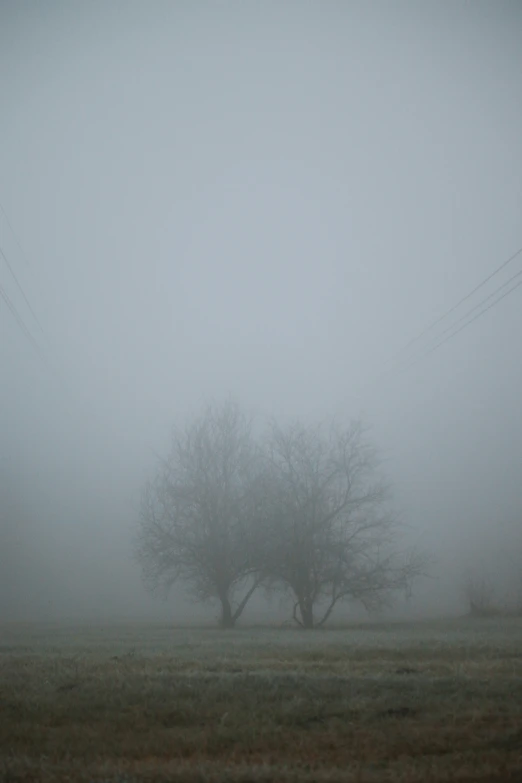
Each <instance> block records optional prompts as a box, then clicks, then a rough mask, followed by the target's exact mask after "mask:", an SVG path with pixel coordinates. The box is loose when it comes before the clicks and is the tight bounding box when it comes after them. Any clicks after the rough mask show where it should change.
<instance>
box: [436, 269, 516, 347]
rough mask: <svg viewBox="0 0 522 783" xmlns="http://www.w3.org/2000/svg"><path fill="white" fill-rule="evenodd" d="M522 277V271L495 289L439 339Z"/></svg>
mask: <svg viewBox="0 0 522 783" xmlns="http://www.w3.org/2000/svg"><path fill="white" fill-rule="evenodd" d="M520 275H522V269H521V270H520V272H517V273H516V274H514V275H512V276H511V277H510V278H509V280H506V282H505V283H502V285H499V287H498V288H495V290H494V291H493V293H492V294H489V296H486V297H485V298H484V299H482V300H481V301H480V302H479V303H478V304H476V305H475V307H472V308H471V310H468V312H467V313H465V314H464V315H463V316H462V318H459V319H458V320H457V321H455V322H454V323H453V324H451V326H448V328H447V329H444V331H443V332H441V333H440V335H439V337H443V336H444V335H445V334H448V332H451V330H452V329H454V328H455V327H456V326H457V324H460V323H462V321H464V320H465V319H466V318H467V317H468V316H469V315H471V313H474V312H475V310H478V309H479V307H481V306H482V305H483V304H485V303H486V302H489V300H490V299H493V297H494V296H495V295H496V294H498V292H499V291H502V290H503V289H504V288H507V286H508V285H510V284H511V283H512V282H513V280H516V278H517V277H520ZM515 287H516V286H515Z"/></svg>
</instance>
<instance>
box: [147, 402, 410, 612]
mask: <svg viewBox="0 0 522 783" xmlns="http://www.w3.org/2000/svg"><path fill="white" fill-rule="evenodd" d="M400 533H401V526H400V521H399V520H398V519H397V517H396V516H395V515H394V513H393V510H392V508H391V505H390V487H389V485H388V484H387V483H386V482H385V481H384V480H383V478H382V477H381V476H380V475H379V460H378V455H377V452H376V450H375V448H374V447H373V446H372V444H371V443H370V441H369V439H368V437H367V431H366V429H365V428H364V427H363V425H362V424H361V422H359V421H355V422H353V423H352V424H350V425H349V426H342V425H340V424H338V423H336V422H335V421H333V422H331V423H329V424H328V426H325V425H324V424H323V425H315V426H310V425H308V424H305V423H302V422H294V423H292V424H289V425H286V426H281V425H279V424H278V423H277V422H274V421H272V422H271V423H270V424H269V425H268V426H267V427H266V428H265V430H264V431H263V432H261V433H260V434H259V433H256V432H255V431H254V427H253V423H252V421H251V420H250V419H249V417H248V416H246V415H245V413H244V412H243V411H242V409H241V406H240V405H239V404H238V403H237V402H236V401H234V400H231V399H228V400H226V401H225V402H223V403H221V404H215V403H214V404H211V405H209V406H208V407H207V408H206V409H205V410H204V411H203V413H202V414H201V415H200V416H199V417H197V418H196V419H195V420H193V421H191V422H190V423H188V425H187V426H186V427H185V428H184V429H182V430H174V431H173V434H172V443H171V447H170V452H169V453H168V455H167V456H166V457H165V458H164V459H160V460H159V463H158V468H157V472H156V474H155V476H154V477H153V478H152V480H150V481H148V482H147V484H146V486H145V488H144V491H143V497H142V504H141V514H140V519H139V524H138V533H137V537H136V541H135V546H136V550H135V552H136V557H137V560H138V562H139V564H140V565H141V568H142V573H143V577H144V581H145V585H146V587H147V588H148V589H149V590H151V591H153V592H156V591H165V593H167V592H168V591H169V589H170V588H171V587H172V585H173V584H174V583H176V582H181V583H183V584H184V585H185V587H186V588H188V589H189V590H190V591H191V592H192V594H193V595H194V596H195V597H196V598H197V599H198V600H201V601H216V600H217V601H218V602H219V605H220V609H221V613H220V622H221V625H222V626H223V627H224V628H232V627H234V625H235V624H236V622H237V620H238V619H239V617H240V616H241V615H242V614H243V612H244V610H245V607H246V606H247V604H248V601H249V599H250V598H251V596H252V595H253V593H254V592H255V591H256V590H257V589H259V588H264V589H266V590H269V591H281V592H282V593H284V594H288V595H289V596H290V597H291V599H292V603H293V613H292V616H293V619H294V620H295V622H296V623H298V624H299V625H300V626H303V627H304V628H314V627H319V626H321V625H323V624H324V623H325V622H326V621H327V620H328V618H329V617H330V615H331V614H332V611H333V610H334V608H335V607H336V606H337V605H338V604H339V603H340V602H342V601H358V602H361V603H362V604H363V605H364V606H365V607H367V608H368V609H374V608H378V607H382V606H384V605H387V604H389V603H390V601H391V600H392V598H393V596H394V594H395V593H396V592H397V591H409V590H411V586H412V582H413V581H414V579H415V578H416V577H418V576H419V575H421V574H422V573H423V572H424V569H425V566H426V558H425V556H424V555H423V554H422V553H419V552H417V551H415V550H414V549H409V548H406V547H404V546H402V547H401V535H400Z"/></svg>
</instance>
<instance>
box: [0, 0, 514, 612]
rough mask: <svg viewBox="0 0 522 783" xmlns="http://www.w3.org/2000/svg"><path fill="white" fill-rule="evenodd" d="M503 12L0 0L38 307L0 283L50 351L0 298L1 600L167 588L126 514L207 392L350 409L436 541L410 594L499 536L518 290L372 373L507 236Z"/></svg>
mask: <svg viewBox="0 0 522 783" xmlns="http://www.w3.org/2000/svg"><path fill="white" fill-rule="evenodd" d="M521 36H522V5H521V4H520V3H519V2H511V3H509V2H499V1H498V0H491V2H478V1H477V2H473V3H471V2H457V1H455V2H451V3H450V2H426V3H418V2H393V3H388V2H368V3H367V2H358V3H356V2H344V3H342V2H325V3H318V2H317V3H307V2H299V3H298V2H284V3H282V2H278V3H276V2H269V1H268V0H263V1H262V2H258V3H239V2H235V3H233V2H231V3H208V2H199V3H193V2H188V1H187V2H148V3H144V2H143V3H135V2H101V1H99V2H96V1H92V0H91V1H90V2H83V3H80V2H63V3H61V2H60V3H59V2H46V3H41V2H37V1H36V0H35V1H34V2H25V1H24V0H11V1H7V0H2V2H1V3H0V74H1V79H0V119H1V123H0V142H1V143H0V203H1V204H2V207H3V208H4V209H5V213H6V215H7V217H8V220H9V223H10V224H11V226H12V228H14V231H15V234H13V232H12V230H11V228H10V226H9V223H8V222H7V219H6V217H5V215H4V214H0V247H1V248H2V250H3V251H4V253H5V255H6V257H7V258H8V260H9V262H10V263H11V266H12V267H13V269H14V271H15V273H16V274H17V276H18V279H19V282H20V283H21V284H22V287H23V289H24V291H25V293H26V295H27V298H28V299H29V301H30V303H31V305H32V307H33V309H34V310H35V312H36V314H37V316H38V318H39V320H40V322H41V324H42V326H43V328H44V332H45V335H43V334H42V333H41V332H40V331H39V328H38V325H37V324H36V323H35V321H34V319H33V318H32V315H31V313H30V311H29V310H28V308H27V306H26V303H25V302H24V300H23V298H22V296H21V294H20V292H19V290H18V288H17V286H16V284H15V283H14V281H13V279H12V278H11V276H10V274H9V270H8V269H7V267H6V265H5V263H4V261H3V259H2V258H0V283H1V284H2V286H3V287H4V288H5V290H6V292H7V293H8V295H9V297H10V298H11V300H12V302H13V303H14V304H15V306H16V307H17V309H18V311H19V312H20V314H21V315H22V317H23V319H24V321H25V323H26V324H27V326H28V327H29V328H30V330H31V332H32V334H33V335H34V337H35V339H36V340H38V343H39V345H40V346H41V353H42V354H43V356H44V357H45V361H46V362H47V364H48V365H50V366H52V367H53V368H56V373H54V371H49V370H48V369H46V366H45V365H44V363H43V362H42V360H41V358H40V357H39V356H38V355H37V353H36V352H35V350H34V349H33V346H32V345H31V344H30V343H29V341H28V340H27V339H26V338H25V336H24V335H23V334H22V332H21V330H20V328H19V326H18V325H17V323H16V322H15V320H14V319H13V317H12V315H11V313H10V312H9V311H8V309H7V307H6V306H5V305H4V302H3V301H0V366H1V386H0V395H1V396H0V422H1V436H0V437H1V440H0V452H1V453H0V458H1V462H0V471H1V475H0V479H1V490H2V493H1V503H2V508H1V512H0V513H1V525H2V527H1V528H0V617H1V618H6V619H24V620H25V619H38V618H40V619H57V618H62V617H63V618H65V617H67V618H75V619H86V618H89V619H98V618H100V619H107V618H114V617H129V618H130V617H145V616H151V617H165V618H167V617H169V618H170V617H179V616H181V614H183V616H187V612H188V613H189V614H190V612H191V611H192V607H191V606H190V605H187V604H186V603H185V602H179V601H178V602H176V600H174V599H173V600H171V601H170V602H169V603H167V604H163V603H161V602H160V601H152V599H150V598H149V597H148V596H147V595H146V594H145V593H144V591H143V589H142V587H141V583H140V574H139V571H138V569H137V567H136V566H135V565H133V564H132V563H131V562H130V561H129V554H130V549H131V534H132V526H133V524H134V519H135V517H136V509H137V503H138V499H139V493H140V490H141V485H142V483H143V480H144V478H145V477H146V476H147V475H148V474H149V472H150V470H151V469H152V468H153V465H154V456H153V454H152V449H154V450H156V451H159V452H162V451H165V449H166V447H167V443H168V432H169V427H170V426H171V425H172V424H173V423H174V422H183V420H184V419H185V418H186V417H187V416H188V415H190V414H191V413H193V412H196V411H197V410H198V409H199V407H200V405H201V404H202V403H203V402H205V401H206V400H207V399H208V398H209V397H217V398H220V397H222V396H224V395H226V394H227V393H229V392H230V393H232V394H233V395H234V396H235V397H237V398H238V399H239V400H240V401H242V402H243V403H244V405H245V406H246V407H247V408H248V409H251V410H253V411H255V412H257V414H258V415H259V416H260V417H263V416H269V415H272V414H274V415H277V416H279V417H288V416H292V415H299V416H304V417H308V418H317V417H325V416H328V415H330V414H332V413H335V414H336V415H339V416H342V417H346V418H349V417H350V416H352V415H359V414H361V415H363V417H364V418H365V419H366V420H367V421H368V422H369V423H370V424H371V425H372V426H373V437H374V439H375V441H376V442H377V444H378V445H379V446H380V447H381V449H382V451H383V454H384V456H385V458H386V470H387V472H388V475H389V476H390V478H391V479H392V481H393V483H394V486H395V494H396V502H397V504H398V506H399V507H400V508H402V510H403V512H404V517H405V520H406V521H407V522H408V523H409V524H411V525H412V527H413V529H414V532H415V538H416V539H417V540H418V541H419V542H420V543H421V544H422V545H423V546H424V547H426V548H428V549H430V550H432V551H433V552H434V553H435V554H437V555H438V556H439V558H440V562H439V566H438V569H437V572H438V574H439V576H440V579H439V580H432V581H430V582H429V583H427V584H426V585H424V587H423V588H422V589H421V590H420V591H419V596H418V597H417V599H416V600H415V601H414V604H413V605H412V611H416V612H419V611H430V612H431V611H448V609H455V596H456V594H457V591H456V588H455V574H456V573H457V572H458V570H459V568H460V567H461V566H462V564H463V563H464V562H466V563H467V562H468V561H469V562H473V563H476V562H481V561H483V562H484V563H486V565H487V568H488V569H492V570H493V572H496V573H499V574H500V575H501V577H502V578H504V577H505V578H507V577H506V574H507V572H508V570H509V569H508V564H509V563H510V562H511V560H513V559H514V560H517V559H518V563H519V564H520V563H522V540H521V539H522V494H521V489H520V486H521V477H522V416H521V402H520V401H521V399H522V382H521V381H522V369H521V367H522V363H521V345H520V339H521V334H522V289H519V291H517V292H515V293H514V294H513V295H511V296H510V297H509V298H506V299H505V300H504V301H503V302H501V303H500V304H499V305H498V306H496V307H495V308H493V309H492V310H491V311H490V312H489V313H487V315H485V316H484V317H483V318H480V319H478V320H477V321H476V322H475V323H474V324H473V325H472V326H470V327H469V328H468V329H466V330H465V331H463V332H462V334H459V335H458V336H457V337H456V338H455V339H453V340H451V341H449V342H448V343H447V344H446V345H444V346H443V347H442V348H440V350H438V351H436V352H434V353H433V354H432V355H431V356H429V357H428V358H427V359H426V360H425V361H423V362H421V363H419V364H418V365H416V366H415V368H413V369H412V370H410V371H409V372H407V373H404V374H401V375H393V376H392V377H390V378H385V379H381V380H378V381H375V379H376V378H377V377H378V376H379V374H380V373H381V372H382V371H383V370H385V369H386V368H387V366H388V363H389V362H391V361H392V359H393V358H394V356H395V355H396V353H397V351H399V350H400V349H401V348H402V347H403V346H404V345H405V344H406V343H407V342H408V341H409V340H410V339H411V338H413V337H415V336H416V335H417V334H419V332H421V331H422V329H423V328H424V327H425V326H426V325H427V324H429V323H430V322H431V321H433V320H434V319H435V318H437V317H438V316H440V315H442V314H443V313H444V312H445V311H446V310H447V309H448V308H449V307H450V306H452V305H453V304H454V303H455V302H456V301H458V299H460V297H461V296H464V295H465V294H466V293H468V291H470V290H471V289H472V288H473V287H474V286H475V285H476V284H477V283H478V282H480V280H481V279H482V278H483V277H485V276H486V275H487V274H488V273H489V272H490V271H492V270H493V269H494V268H495V267H497V266H498V265H499V264H500V263H502V262H503V261H504V260H505V259H507V258H508V257H509V256H510V255H511V254H512V253H514V252H515V251H516V250H517V249H518V248H519V247H520V246H521V245H522V221H521V208H522V146H521V143H520V140H521V139H522V48H521V46H520V41H521ZM17 240H18V241H19V243H20V245H21V248H22V249H23V252H22V249H21V248H20V247H19V245H18V242H17ZM517 264H518V266H517ZM520 268H522V260H521V259H520V258H519V259H517V260H516V261H514V262H513V263H512V264H511V265H510V267H509V268H507V269H506V274H505V276H504V277H503V278H502V279H501V278H500V276H499V277H498V278H496V279H495V281H493V282H492V286H493V287H494V285H495V283H496V284H499V283H501V282H503V281H504V280H505V279H507V277H508V276H509V274H514V273H515V272H516V271H517V270H518V269H520ZM508 273H509V274H508ZM491 290H492V288H490V289H488V290H486V289H482V291H481V294H483V295H486V294H487V293H489V292H490V291H491ZM480 298H481V296H478V298H477V299H476V300H473V301H471V300H470V302H469V303H466V305H469V306H472V305H474V304H475V303H476V301H479V299H480ZM466 309H468V307H467V306H466V307H464V308H463V309H462V312H460V311H459V313H458V314H456V317H457V316H461V315H463V314H464V312H465V311H466ZM450 323H451V321H449V322H448V323H444V325H442V326H441V328H443V327H444V328H446V327H447V326H449V324H450ZM517 547H518V550H517ZM510 558H511V560H510ZM509 568H511V566H510V565H509ZM457 599H458V596H457ZM457 602H458V600H457ZM456 610H457V611H459V610H460V607H456ZM176 612H178V614H176ZM197 616H198V617H199V616H208V617H212V612H211V611H210V612H208V611H203V612H202V611H199V610H198V613H197ZM248 616H249V617H251V616H252V612H250V613H248ZM247 619H248V618H247Z"/></svg>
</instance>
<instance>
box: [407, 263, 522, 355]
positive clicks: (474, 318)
mask: <svg viewBox="0 0 522 783" xmlns="http://www.w3.org/2000/svg"><path fill="white" fill-rule="evenodd" d="M519 274H522V272H521V273H519ZM513 277H518V275H514V276H513ZM512 279H513V278H512ZM509 282H510V281H509ZM506 285H507V284H506ZM520 286H522V280H521V281H520V282H519V283H517V284H516V285H514V286H512V287H511V288H510V289H508V290H507V291H506V292H505V293H503V294H502V296H499V297H498V298H497V299H495V300H494V301H493V302H491V304H490V305H488V306H487V307H485V308H484V309H483V310H480V312H478V313H477V314H476V315H474V316H473V318H470V319H469V321H466V323H464V324H462V326H460V327H459V328H458V329H456V330H455V331H453V332H452V333H451V334H449V335H448V336H447V337H445V338H444V340H440V341H439V342H438V343H436V344H435V345H434V346H433V347H432V348H430V349H429V350H427V351H425V352H424V353H423V354H422V355H421V356H419V357H418V358H417V359H415V360H414V361H413V362H410V364H408V365H407V366H406V367H405V368H403V369H405V370H409V369H410V368H411V367H414V366H415V365H416V364H418V363H419V362H421V361H422V360H423V359H425V358H426V356H429V355H430V354H431V353H433V352H434V351H436V350H437V348H440V347H441V345H444V344H445V343H447V342H448V341H449V340H452V339H453V338H454V337H455V336H456V335H457V334H459V332H462V330H463V329H465V328H466V327H467V326H469V325H470V324H472V323H473V321H476V320H477V318H480V316H481V315H484V313H487V312H488V310H491V308H492V307H494V306H495V305H496V304H498V303H499V302H501V301H502V299H505V298H506V296H509V294H512V293H513V291H516V289H517V288H520ZM502 288H505V285H503V286H500V287H499V288H497V290H496V291H494V292H493V294H491V295H490V296H488V297H486V299H483V300H482V302H480V304H484V303H485V302H486V301H488V300H489V299H491V297H492V296H494V294H496V293H498V291H500V290H501V289H502ZM478 306H479V305H477V307H478ZM477 307H474V308H472V310H470V311H469V312H468V313H467V314H466V316H467V315H469V314H470V313H471V312H473V310H476V309H477ZM466 316H464V317H466ZM460 321H462V318H461V319H460ZM458 323H459V321H457V322H456V324H458ZM456 324H453V326H452V327H450V328H451V329H454V327H455V326H456ZM446 331H448V330H446ZM443 334H444V332H443Z"/></svg>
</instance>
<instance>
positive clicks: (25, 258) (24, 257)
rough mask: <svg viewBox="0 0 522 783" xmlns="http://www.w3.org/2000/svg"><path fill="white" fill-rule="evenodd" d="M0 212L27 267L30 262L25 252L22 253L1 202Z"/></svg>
mask: <svg viewBox="0 0 522 783" xmlns="http://www.w3.org/2000/svg"><path fill="white" fill-rule="evenodd" d="M0 212H1V213H2V215H3V216H4V218H5V222H6V223H7V225H8V226H9V228H10V230H11V234H12V235H13V236H14V239H15V242H16V244H17V245H18V250H19V251H20V253H21V254H22V258H23V259H24V261H25V263H26V264H27V266H28V267H30V266H31V264H30V263H29V261H28V260H27V256H26V254H25V253H24V249H23V247H22V245H21V244H20V240H19V239H18V236H17V234H16V231H15V230H14V228H13V226H12V225H11V221H10V220H9V218H8V217H7V212H6V211H5V209H4V208H3V206H2V204H1V203H0Z"/></svg>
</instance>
